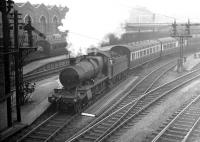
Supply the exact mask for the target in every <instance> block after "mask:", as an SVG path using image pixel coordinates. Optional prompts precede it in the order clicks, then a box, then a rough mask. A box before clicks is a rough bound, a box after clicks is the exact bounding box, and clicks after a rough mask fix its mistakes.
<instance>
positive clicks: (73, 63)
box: [69, 58, 76, 66]
mask: <svg viewBox="0 0 200 142" xmlns="http://www.w3.org/2000/svg"><path fill="white" fill-rule="evenodd" d="M69 64H70V65H71V66H73V65H75V64H76V58H69Z"/></svg>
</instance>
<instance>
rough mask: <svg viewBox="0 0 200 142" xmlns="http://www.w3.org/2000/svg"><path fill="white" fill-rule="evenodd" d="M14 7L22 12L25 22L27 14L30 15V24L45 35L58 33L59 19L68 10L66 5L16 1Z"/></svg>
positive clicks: (62, 17) (63, 16)
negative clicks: (58, 5)
mask: <svg viewBox="0 0 200 142" xmlns="http://www.w3.org/2000/svg"><path fill="white" fill-rule="evenodd" d="M14 8H15V9H17V10H18V11H19V13H21V14H22V19H23V21H24V22H26V21H27V20H28V19H27V17H28V15H29V16H30V17H31V21H32V25H33V26H34V27H35V28H36V29H38V30H39V31H41V32H42V33H44V34H46V35H51V34H56V33H59V31H58V29H57V27H58V26H60V25H62V23H61V20H62V19H64V18H65V15H66V13H67V12H68V10H69V9H68V8H67V7H57V6H56V5H54V6H46V5H44V4H31V3H30V2H26V3H16V4H15V5H14Z"/></svg>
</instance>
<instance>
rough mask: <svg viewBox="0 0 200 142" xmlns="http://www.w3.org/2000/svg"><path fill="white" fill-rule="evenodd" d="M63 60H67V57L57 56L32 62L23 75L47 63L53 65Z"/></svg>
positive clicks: (24, 68)
mask: <svg viewBox="0 0 200 142" xmlns="http://www.w3.org/2000/svg"><path fill="white" fill-rule="evenodd" d="M63 59H67V56H66V55H61V56H56V57H51V58H46V59H42V60H38V61H34V62H31V63H29V64H27V65H25V66H24V67H23V74H27V73H29V72H31V71H33V70H35V69H37V68H39V67H41V66H43V65H45V64H47V63H51V62H55V61H59V60H63Z"/></svg>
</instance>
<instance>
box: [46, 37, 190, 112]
mask: <svg viewBox="0 0 200 142" xmlns="http://www.w3.org/2000/svg"><path fill="white" fill-rule="evenodd" d="M184 44H185V45H186V44H187V42H186V41H185V43H184ZM178 47H179V42H178V41H177V40H176V39H174V38H171V37H167V38H160V39H157V40H145V41H140V42H133V43H129V44H126V45H113V46H109V47H105V48H106V50H103V49H105V48H102V50H101V49H98V50H97V49H95V50H94V51H90V53H88V55H86V56H85V57H84V58H83V59H82V60H81V61H80V62H78V63H76V61H75V59H70V63H71V65H70V66H69V67H67V68H65V69H64V70H62V71H61V72H60V74H59V80H60V82H61V84H62V85H63V88H61V89H54V94H53V95H52V96H50V97H49V98H48V100H49V102H51V103H55V104H57V105H58V107H59V108H60V109H73V110H74V111H75V112H80V111H81V109H82V108H83V107H84V106H85V105H87V104H89V103H90V101H91V100H93V99H94V98H96V97H97V96H99V95H100V96H101V95H102V94H103V93H104V91H105V90H106V89H108V88H112V87H113V86H114V85H115V84H116V83H118V82H119V81H120V80H122V79H124V78H126V76H127V74H128V72H130V70H132V69H133V68H136V67H137V66H140V65H141V64H144V63H145V62H149V61H151V60H155V59H156V58H159V57H160V56H165V55H168V54H172V53H175V52H177V51H178Z"/></svg>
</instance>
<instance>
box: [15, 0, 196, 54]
mask: <svg viewBox="0 0 200 142" xmlns="http://www.w3.org/2000/svg"><path fill="white" fill-rule="evenodd" d="M15 2H26V0H15ZM29 2H30V3H33V4H40V3H44V4H45V5H55V4H56V5H57V6H59V5H61V6H67V7H68V8H69V12H68V13H67V14H66V18H65V20H63V24H64V26H63V27H62V28H61V29H62V30H69V31H70V32H71V33H70V34H69V37H68V38H69V39H68V41H70V42H71V43H72V44H73V46H74V47H75V48H74V49H73V50H79V48H80V47H81V48H82V47H84V49H85V47H88V46H90V45H95V44H97V43H98V42H100V41H101V40H102V38H103V37H104V36H105V34H107V33H110V32H116V31H117V32H118V30H119V27H120V25H121V24H122V23H124V21H126V20H127V19H128V17H129V12H130V10H131V8H134V7H136V6H143V7H146V8H147V9H149V10H151V11H152V12H154V13H159V14H162V15H166V16H170V17H175V18H177V21H181V22H183V21H185V22H186V21H187V19H188V18H190V19H191V20H190V21H191V22H200V2H199V1H197V0H190V1H185V0H29Z"/></svg>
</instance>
